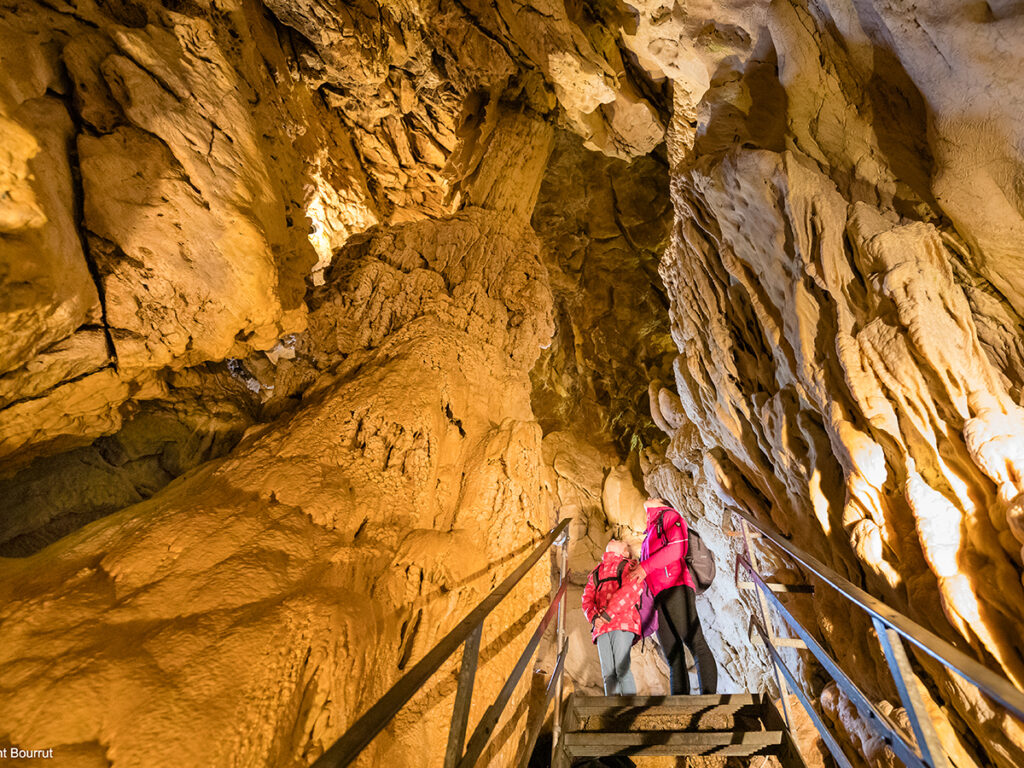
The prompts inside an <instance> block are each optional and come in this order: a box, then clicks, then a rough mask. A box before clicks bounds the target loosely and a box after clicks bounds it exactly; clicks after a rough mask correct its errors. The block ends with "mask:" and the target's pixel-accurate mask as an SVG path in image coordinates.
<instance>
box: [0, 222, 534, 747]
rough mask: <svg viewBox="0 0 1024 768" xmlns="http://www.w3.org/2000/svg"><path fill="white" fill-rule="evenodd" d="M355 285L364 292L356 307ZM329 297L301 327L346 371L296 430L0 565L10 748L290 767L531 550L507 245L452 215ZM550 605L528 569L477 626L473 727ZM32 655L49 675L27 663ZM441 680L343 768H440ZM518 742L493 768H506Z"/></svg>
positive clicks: (529, 257)
mask: <svg viewBox="0 0 1024 768" xmlns="http://www.w3.org/2000/svg"><path fill="white" fill-rule="evenodd" d="M403 243H406V244H408V246H407V247H403ZM412 245H415V250H413V248H412ZM367 281H375V282H376V283H377V284H378V285H379V286H382V287H383V289H382V290H377V291H375V292H374V298H375V302H376V305H374V306H370V305H368V304H367V302H366V301H365V300H363V299H362V297H361V296H360V295H359V289H360V287H362V286H365V285H366V283H367ZM327 285H328V286H329V287H330V289H332V292H333V295H334V297H335V299H336V301H334V302H333V303H331V304H329V305H328V304H325V305H324V307H322V308H321V312H320V314H319V315H318V316H316V317H315V322H316V327H318V328H320V329H325V328H327V327H330V328H331V329H332V330H333V332H334V334H335V337H336V338H338V339H339V341H338V342H337V346H336V347H335V349H337V350H340V351H342V352H343V353H347V355H346V357H345V359H344V360H343V361H342V362H341V363H340V364H339V366H338V367H337V368H336V369H335V370H334V371H333V373H332V375H331V376H330V377H325V378H324V379H322V380H321V381H320V382H318V385H317V386H316V387H314V388H313V389H312V390H311V391H310V392H309V393H308V394H307V397H306V405H305V407H304V408H303V409H302V410H301V412H299V413H297V414H295V415H294V416H292V417H290V418H284V419H281V420H279V421H277V422H275V423H274V424H270V425H266V426H262V427H259V428H256V429H255V430H253V431H251V432H250V433H249V434H248V435H247V436H246V437H245V438H244V439H243V440H242V442H241V444H240V445H239V446H238V447H237V448H236V449H235V450H234V452H233V453H232V454H231V456H230V457H229V458H225V459H220V460H216V461H214V462H211V463H207V464H205V465H203V466H202V467H199V468H198V469H196V470H194V471H192V472H190V473H188V474H186V476H185V477H183V478H181V479H179V480H178V481H177V482H174V483H172V484H171V485H169V486H168V487H167V488H165V489H164V490H163V491H162V492H160V493H158V494H157V495H155V496H153V497H152V498H151V499H149V500H148V501H145V502H143V503H142V504H140V505H136V506H130V507H128V508H126V509H125V510H123V511H121V512H119V513H117V514H114V515H110V516H107V517H104V518H103V519H102V520H100V521H98V522H97V523H95V524H93V525H92V526H89V527H86V528H84V529H82V530H80V531H79V532H77V533H74V534H71V535H70V536H68V537H65V538H64V539H62V540H61V541H60V542H59V543H57V544H54V545H52V546H51V547H49V548H48V549H45V550H43V551H42V552H41V553H39V554H38V555H36V556H34V557H29V558H24V559H20V560H5V561H0V562H2V564H3V568H4V570H5V577H4V579H3V582H4V584H5V585H6V586H5V594H4V596H3V604H4V608H3V616H4V618H3V621H2V626H3V630H2V632H3V634H4V639H3V641H2V642H0V646H2V647H3V649H4V651H3V656H4V657H3V659H2V661H0V670H2V675H3V678H4V682H3V685H4V687H5V688H6V687H10V688H11V689H15V688H21V689H23V690H22V693H23V695H20V696H18V697H17V698H9V699H6V700H5V703H4V705H3V708H4V713H3V716H2V720H3V722H4V724H5V725H4V727H5V729H6V738H8V739H9V740H10V741H11V742H12V743H15V744H19V745H26V744H42V743H46V744H52V745H53V746H54V748H55V750H56V751H57V752H58V753H60V754H61V755H62V764H64V765H73V766H79V765H81V766H86V765H95V764H96V763H97V761H103V760H110V761H113V762H114V763H115V764H116V763H123V764H126V765H156V764H162V763H166V762H175V763H176V764H179V765H196V766H199V765H238V766H248V765H257V764H282V765H284V764H296V763H304V762H306V761H308V760H309V759H310V758H312V757H315V756H316V755H317V754H319V752H321V751H322V750H323V749H324V748H325V747H326V746H328V745H329V744H330V743H331V741H332V740H333V738H336V737H337V736H338V735H340V733H341V732H342V731H343V730H344V728H345V727H346V725H347V724H348V723H350V722H351V721H352V720H353V719H354V718H355V716H356V715H357V714H359V713H360V712H361V711H362V710H363V709H365V708H366V707H368V706H369V705H370V704H372V703H373V701H374V700H375V699H376V698H377V697H378V696H380V695H381V694H382V693H383V692H384V691H385V690H386V689H387V687H388V686H389V685H390V684H391V683H392V682H394V680H396V679H397V677H398V676H399V675H400V674H401V672H402V670H403V669H405V668H406V667H407V665H408V664H409V663H410V661H411V660H413V659H415V658H417V657H418V656H420V655H422V653H423V652H425V651H426V650H427V649H429V648H430V647H431V645H432V644H433V643H434V642H436V641H437V640H438V639H439V638H440V637H441V636H442V635H443V633H444V632H446V631H447V630H448V629H449V628H450V627H451V626H452V625H453V624H454V623H455V622H456V621H458V620H459V619H461V618H462V615H463V611H464V609H465V608H466V607H467V606H469V605H472V604H473V602H475V601H476V600H478V599H480V598H482V596H483V595H484V594H486V592H487V590H488V589H490V588H491V587H493V586H495V585H496V583H497V582H498V581H499V580H500V578H502V577H503V576H504V575H505V573H506V572H507V571H508V570H510V568H511V565H510V564H509V560H510V559H511V558H515V557H516V556H517V555H519V556H521V555H522V554H523V552H524V551H525V550H526V549H527V548H528V547H529V543H530V541H531V539H533V538H534V537H536V536H537V535H538V534H541V533H543V532H544V531H545V530H546V529H547V528H548V527H549V526H550V524H551V522H552V517H551V508H550V505H549V503H548V502H547V501H546V499H547V497H546V495H545V493H544V491H543V484H542V477H541V470H542V465H541V462H540V457H541V455H542V454H541V445H540V442H541V431H540V428H539V426H538V425H537V423H536V422H535V421H534V420H533V418H532V413H531V410H530V404H529V379H528V376H527V372H528V370H529V368H530V367H531V366H532V364H533V362H534V361H535V359H536V356H537V353H538V351H539V348H540V343H541V341H542V340H543V339H545V338H547V337H550V335H551V331H552V328H551V298H550V292H549V289H548V286H547V282H546V272H545V270H544V268H543V266H542V264H541V263H540V260H539V242H538V240H537V238H536V236H535V235H534V234H533V232H532V230H530V229H529V227H528V224H527V223H526V221H525V220H524V219H522V218H510V217H508V216H507V215H504V214H503V213H499V212H494V211H488V210H485V209H480V208H468V209H465V210H464V211H463V212H462V213H460V214H458V215H457V216H455V217H453V218H451V219H448V220H442V221H438V222H421V223H414V224H408V225H404V226H403V227H397V228H394V229H392V230H388V231H386V232H379V233H377V234H375V235H374V236H372V237H370V238H368V239H367V240H365V241H364V242H362V243H360V244H358V245H354V246H351V247H350V248H348V249H345V250H344V251H342V252H341V253H339V254H338V255H337V258H336V260H335V264H334V266H333V267H332V269H331V272H330V275H329V279H328V282H327ZM447 286H452V287H451V288H448V287H447ZM499 511H500V514H499V513H498V512H499ZM454 553H458V555H457V556H455V557H453V556H452V555H453V554H454ZM40 559H42V560H43V561H45V562H46V563H48V564H49V565H48V567H45V568H40V567H39V564H40ZM549 585H550V576H549V573H548V571H547V569H545V568H537V569H534V571H532V573H531V576H530V577H528V578H527V580H526V581H524V582H523V584H522V585H521V586H520V587H519V588H518V589H517V591H516V592H515V593H514V594H513V596H511V597H510V598H509V599H508V600H507V601H506V602H504V603H503V604H502V606H501V607H500V608H499V609H498V610H497V611H496V613H495V614H494V616H493V617H492V619H491V620H490V621H489V622H488V625H487V629H486V631H485V633H484V638H483V644H482V648H481V661H482V665H481V669H480V671H479V672H478V677H477V691H478V695H477V697H476V699H475V705H474V706H475V708H474V718H475V719H478V718H479V716H480V715H481V714H482V711H483V708H484V706H485V705H486V703H487V702H488V700H489V699H490V697H492V696H493V695H494V694H495V693H496V692H497V690H498V688H499V687H500V685H501V684H502V683H503V682H504V677H505V675H507V674H508V672H509V671H510V670H511V666H512V664H513V663H514V661H515V659H516V657H517V656H518V653H519V652H520V650H521V649H522V647H523V646H524V644H525V642H526V640H527V638H528V637H529V629H530V628H532V626H533V620H534V619H536V618H537V617H538V612H539V611H540V610H541V609H542V608H544V607H545V605H546V603H547V598H548V590H549ZM30 617H31V618H30ZM54 622H55V623H54ZM47 638H49V639H47ZM51 643H52V644H53V645H52V646H51V648H52V651H53V652H54V653H56V654H58V655H59V656H60V658H61V659H63V660H64V661H63V662H54V661H42V660H41V656H40V653H39V652H40V649H41V648H42V647H45V646H47V645H49V644H51ZM86 659H88V661H86ZM455 671H456V669H455V667H454V666H451V665H450V668H448V669H446V670H445V673H444V674H442V675H440V676H439V677H438V678H436V679H435V681H434V682H432V684H431V686H430V687H429V688H428V689H426V690H425V691H424V692H423V694H422V696H420V697H418V698H417V699H416V700H415V701H414V702H413V703H412V704H410V706H409V707H408V708H407V709H406V710H404V711H403V713H402V715H401V716H400V717H399V718H398V719H397V720H396V722H395V723H394V725H393V726H391V728H390V729H389V731H388V734H387V735H386V736H383V737H381V738H380V739H379V740H378V741H377V742H375V744H374V745H373V746H372V747H371V748H370V749H369V750H368V751H367V752H366V753H365V754H364V756H363V758H362V759H361V764H364V765H380V764H383V763H385V762H389V761H390V762H398V763H400V764H402V765H435V764H437V762H438V757H437V755H436V754H434V753H433V751H432V750H428V749H423V745H424V744H431V745H436V744H438V743H441V744H443V741H438V737H437V734H438V733H443V732H444V728H445V726H446V724H447V722H448V720H449V718H450V706H451V701H452V697H453V694H454V674H455ZM30 680H31V681H34V682H32V683H31V684H29V683H28V681H30ZM172 680H173V681H174V682H171V681H172ZM528 680H529V679H528V678H527V686H526V687H527V688H528ZM167 685H171V686H172V687H173V688H174V689H175V691H176V692H177V693H175V694H173V695H157V694H158V692H159V691H161V690H164V688H165V686H167ZM524 694H525V690H523V691H521V692H520V694H519V695H518V696H517V697H516V699H514V700H513V703H512V707H511V711H512V712H513V713H515V712H518V710H517V706H518V702H519V701H520V700H521V699H522V696H523V695H524ZM197 713H202V720H201V722H197V720H196V718H197ZM520 716H522V715H521V714H520ZM129 720H130V721H132V722H135V723H145V724H147V727H144V728H126V727H125V723H126V722H127V721H129ZM521 731H522V729H515V728H512V729H505V730H504V732H505V733H506V734H507V740H506V741H505V742H501V741H500V740H499V741H497V742H495V743H494V744H493V745H492V747H491V748H490V752H489V755H490V759H491V760H492V761H494V762H496V763H499V764H505V763H510V762H511V761H512V759H513V757H514V756H515V755H516V752H517V750H519V749H521V744H520V741H521V738H522V733H521ZM156 733H160V734H163V736H161V737H159V738H158V741H159V742H160V743H159V744H156V743H154V735H155V734H156ZM175 734H177V737H176V738H171V737H172V736H174V735H175ZM442 751H443V750H442Z"/></svg>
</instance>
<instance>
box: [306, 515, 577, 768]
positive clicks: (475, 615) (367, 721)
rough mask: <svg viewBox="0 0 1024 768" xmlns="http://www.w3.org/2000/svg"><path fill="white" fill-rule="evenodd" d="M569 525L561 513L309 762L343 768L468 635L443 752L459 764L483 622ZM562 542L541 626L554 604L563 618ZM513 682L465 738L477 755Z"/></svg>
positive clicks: (319, 767) (519, 668)
mask: <svg viewBox="0 0 1024 768" xmlns="http://www.w3.org/2000/svg"><path fill="white" fill-rule="evenodd" d="M568 525H569V520H568V519H565V520H562V521H561V522H560V523H558V525H556V526H555V527H554V528H552V529H551V530H550V531H549V532H548V534H547V535H546V536H545V537H544V538H543V539H542V540H541V542H540V543H539V544H538V545H537V547H536V549H534V550H533V552H531V553H530V555H529V556H528V557H527V558H526V559H525V560H524V561H523V562H522V563H521V564H520V565H519V566H518V567H517V568H516V569H515V570H514V571H512V573H510V574H509V575H508V577H507V578H506V579H505V580H504V581H502V582H501V584H499V585H498V586H497V587H495V588H494V590H492V591H491V593H490V594H488V595H487V596H486V597H485V598H484V599H483V600H481V601H480V603H479V604H478V605H477V606H476V607H475V608H474V609H473V610H472V611H471V612H470V613H469V615H468V616H466V618H464V619H463V620H462V621H460V622H459V623H458V624H457V625H455V627H454V629H452V630H451V631H450V632H449V633H448V634H447V635H445V636H444V637H443V638H442V639H441V640H440V641H439V642H438V643H437V644H436V645H435V646H434V647H433V648H431V649H430V650H429V651H428V652H427V654H426V655H425V656H424V657H423V658H422V659H420V661H418V662H417V663H416V664H415V665H414V666H413V667H412V669H410V670H409V671H408V672H406V673H405V674H404V675H403V676H402V677H401V678H399V680H398V681H397V682H396V683H395V684H394V685H393V686H391V688H390V689H389V690H388V692H387V693H385V694H384V695H383V696H382V697H381V698H380V699H378V700H377V702H376V703H375V704H374V705H373V706H372V707H370V708H369V709H368V710H367V711H366V712H364V713H363V714H362V715H361V716H360V717H359V718H358V719H357V720H356V721H355V722H354V723H352V725H351V726H349V729H348V730H347V731H345V733H344V734H342V736H341V738H339V739H338V740H337V741H335V742H334V744H332V745H331V746H330V747H329V748H328V749H327V751H325V752H324V753H323V754H322V755H321V756H320V757H319V758H318V759H317V760H316V761H315V762H314V763H313V766H312V768H344V766H347V765H349V764H351V763H352V761H353V760H355V759H356V757H358V756H359V753H360V752H362V751H363V750H364V749H365V748H366V747H367V746H368V745H369V744H370V742H371V741H373V739H374V738H375V737H376V736H377V734H379V733H380V732H381V731H383V730H384V728H386V727H387V724H388V723H389V722H391V720H392V719H393V718H394V717H395V715H397V714H398V712H399V711H400V710H401V709H402V707H404V706H405V705H406V704H407V703H408V702H409V700H410V699H411V698H412V697H413V696H414V695H415V694H416V692H417V691H419V690H420V689H421V688H422V687H423V686H424V685H425V684H426V683H427V681H428V680H429V679H430V678H431V677H432V676H433V675H434V673H435V672H437V671H438V670H439V669H440V668H441V665H442V664H444V663H445V662H446V661H447V660H448V659H449V657H451V655H452V654H454V653H455V651H456V650H458V648H459V646H460V645H462V644H463V643H465V642H466V640H467V639H469V640H470V641H471V642H470V643H467V645H466V648H465V649H464V651H463V663H462V670H461V671H460V674H459V687H458V692H457V693H456V696H455V705H454V713H453V717H452V726H453V730H452V733H451V734H450V738H449V747H451V745H452V743H453V741H456V742H458V744H457V749H456V750H451V749H449V753H451V752H453V751H454V752H456V755H455V757H454V762H450V760H452V758H451V757H448V758H446V760H445V764H446V766H449V765H456V764H461V763H462V762H463V756H462V754H461V753H462V743H461V742H462V739H463V738H464V737H465V727H466V720H467V719H468V717H469V698H470V696H471V695H472V689H473V678H474V677H475V672H476V662H477V652H478V650H479V642H480V635H481V633H482V628H483V622H484V620H485V619H486V618H487V617H488V616H489V615H490V613H491V611H493V610H494V609H495V608H496V607H497V606H498V604H499V603H500V602H501V601H502V600H503V599H505V597H507V596H508V594H509V592H511V591H512V589H513V588H514V587H515V586H516V585H517V584H518V583H519V582H520V581H521V580H522V579H523V577H524V576H525V575H526V574H527V573H528V572H529V571H530V569H531V568H532V567H533V566H534V565H536V563H537V561H538V560H540V559H541V557H543V555H544V553H545V552H547V550H548V549H549V548H550V547H551V545H552V544H554V543H555V542H556V541H558V540H559V537H560V536H562V534H563V532H564V531H565V529H566V528H567V526H568ZM567 542H568V537H567V536H566V537H564V538H563V539H562V540H561V542H560V543H561V544H562V567H561V572H562V580H561V583H560V584H559V585H558V591H557V592H556V594H555V597H554V598H553V599H552V601H551V607H550V608H549V609H548V612H547V613H546V614H545V616H544V619H542V621H541V627H546V626H547V625H548V623H549V622H550V620H551V611H552V608H554V606H555V605H556V604H558V605H559V606H560V610H559V614H560V619H563V618H564V611H565V600H564V595H565V589H566V585H567V581H566V578H565V560H566V549H567V548H566V544H567ZM541 627H539V628H538V630H539V632H535V633H534V637H533V638H531V641H530V643H528V645H527V648H526V652H524V653H523V655H522V656H520V659H519V661H518V662H517V663H516V667H515V669H514V670H513V673H512V675H510V676H509V681H513V676H514V682H517V681H518V679H519V677H520V676H521V675H522V672H523V671H524V670H525V661H526V660H528V659H529V657H530V656H532V654H533V652H534V651H535V650H536V648H537V644H538V643H539V640H540V634H539V633H542V632H543V629H542V628H541ZM559 629H560V632H559V635H560V636H559V638H558V646H559V647H561V646H563V645H564V642H565V638H564V621H560V623H559ZM563 668H564V665H562V666H557V665H556V670H557V671H559V673H560V670H561V669H563ZM514 682H513V683H512V685H509V682H506V685H505V687H504V688H503V689H502V692H501V693H500V694H499V696H498V699H497V700H496V701H495V702H494V704H492V705H491V707H490V708H489V709H488V711H487V713H485V715H484V718H483V720H482V721H481V724H480V727H478V728H477V731H476V732H475V733H474V735H473V737H472V738H471V740H470V749H471V750H477V748H479V751H478V753H477V754H478V755H479V753H480V752H482V751H483V749H484V747H486V745H487V740H488V739H489V738H490V731H488V732H487V733H486V735H483V731H482V730H481V727H482V726H484V725H485V723H487V722H489V721H490V719H491V716H493V720H494V722H495V723H496V722H497V720H498V717H499V716H500V715H501V711H502V710H503V709H504V707H505V704H507V703H508V698H509V697H511V693H512V690H514V687H515V684H514ZM506 688H508V689H509V690H508V691H507V696H506V690H505V689H506ZM503 699H504V700H503ZM559 704H560V702H556V707H557V706H559ZM496 708H497V709H496ZM556 711H557V710H556ZM492 729H493V726H492ZM457 730H461V733H460V734H457V733H456V731H457ZM485 730H486V729H485ZM478 734H480V735H478ZM452 737H455V738H452ZM474 739H475V741H474Z"/></svg>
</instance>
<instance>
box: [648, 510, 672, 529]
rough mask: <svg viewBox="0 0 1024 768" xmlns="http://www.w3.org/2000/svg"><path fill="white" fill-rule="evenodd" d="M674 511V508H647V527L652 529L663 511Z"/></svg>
mask: <svg viewBox="0 0 1024 768" xmlns="http://www.w3.org/2000/svg"><path fill="white" fill-rule="evenodd" d="M669 509H672V507H648V508H647V527H648V528H650V527H651V526H652V525H654V522H655V521H656V520H657V519H658V515H660V514H661V513H662V512H663V511H665V510H669Z"/></svg>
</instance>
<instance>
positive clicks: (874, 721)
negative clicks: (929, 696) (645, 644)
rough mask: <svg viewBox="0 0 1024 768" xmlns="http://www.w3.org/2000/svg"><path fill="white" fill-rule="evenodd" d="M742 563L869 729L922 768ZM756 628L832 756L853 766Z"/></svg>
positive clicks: (907, 762) (890, 726)
mask: <svg viewBox="0 0 1024 768" xmlns="http://www.w3.org/2000/svg"><path fill="white" fill-rule="evenodd" d="M739 562H740V563H741V564H742V565H743V566H744V567H745V568H746V569H747V571H748V572H749V573H750V575H751V578H752V579H753V580H754V584H755V585H757V588H758V589H759V590H762V591H763V594H764V595H765V599H767V600H769V601H770V603H771V605H772V607H773V608H775V610H776V611H777V612H778V614H779V615H780V616H781V617H782V619H783V620H784V621H785V622H786V624H787V625H789V628H790V629H792V630H793V632H795V633H796V635H797V636H798V637H799V638H800V639H801V640H803V642H804V643H805V644H806V645H807V650H808V651H810V652H811V654H813V655H814V657H815V658H816V659H817V660H818V663H819V664H821V666H822V667H823V668H824V669H825V671H826V672H827V673H828V674H829V676H830V677H831V678H832V679H833V680H834V681H835V682H836V684H837V685H838V686H839V688H840V689H841V690H842V691H843V693H844V694H846V697H847V698H848V699H849V700H850V702H851V703H852V704H853V706H854V707H855V708H856V709H857V711H858V712H860V714H861V717H863V718H864V720H865V721H866V722H867V723H868V725H869V726H870V727H871V728H872V730H874V731H875V733H877V734H878V736H879V737H880V738H881V739H882V740H883V741H884V742H885V743H886V744H887V745H888V746H889V747H890V748H891V749H892V750H893V752H894V753H895V754H896V757H898V758H899V759H900V760H901V761H903V764H904V765H907V766H910V768H921V766H923V765H924V764H925V763H924V762H923V761H922V760H921V758H920V757H919V756H918V755H917V754H916V753H915V752H914V748H913V747H912V746H911V745H910V744H908V743H907V742H906V741H905V740H904V739H903V737H902V735H901V733H900V731H899V730H898V729H897V728H896V726H895V725H894V724H893V723H892V722H891V721H890V720H889V718H887V717H886V716H885V715H884V714H882V712H880V711H879V710H878V709H877V708H876V707H875V705H874V704H872V703H871V701H870V700H869V699H868V697H867V696H865V695H864V693H863V692H862V691H861V690H860V688H858V687H857V686H856V684H854V682H853V681H852V680H851V679H850V678H849V676H847V675H846V673H844V672H843V670H842V669H841V668H840V666H839V664H838V663H837V662H836V660H835V659H833V658H832V656H831V655H829V653H828V652H827V651H825V649H824V648H822V647H821V645H819V644H818V642H817V641H816V640H815V639H814V637H813V636H812V635H811V633H810V632H808V631H807V629H806V628H804V626H803V625H802V624H801V623H800V622H799V621H798V620H797V619H796V617H795V616H793V614H792V613H790V612H789V610H787V609H786V607H785V606H784V605H783V604H782V601H781V600H780V599H779V598H778V596H777V595H774V594H772V593H771V590H770V589H769V588H768V585H767V584H765V583H764V580H763V579H762V578H761V576H760V574H758V573H757V572H756V571H755V570H754V568H753V566H751V564H750V561H749V560H747V559H746V558H742V557H741V558H739ZM754 626H755V627H756V629H757V631H758V634H760V635H761V637H762V639H763V640H764V642H765V646H766V647H767V648H768V654H769V655H770V656H771V657H772V662H773V663H774V666H775V669H776V671H777V672H778V673H780V674H781V675H782V676H783V677H784V678H785V679H786V680H787V681H788V682H789V684H790V688H792V690H793V692H794V693H795V694H796V695H797V698H798V699H799V700H800V703H801V704H802V705H803V707H804V709H805V710H806V711H807V713H808V714H809V715H810V716H811V719H812V720H813V721H814V724H815V727H816V728H817V729H818V732H819V733H820V734H821V735H822V738H823V739H824V740H825V744H826V746H827V747H828V749H829V752H831V753H832V756H833V757H834V758H835V759H836V762H838V763H839V764H840V765H846V766H848V765H849V762H848V761H847V760H846V757H845V755H844V754H843V752H842V750H841V749H840V748H839V744H838V742H837V741H836V739H835V738H834V737H833V736H832V734H831V732H830V731H829V730H828V729H827V728H826V727H825V725H824V723H823V722H822V721H821V718H820V717H818V715H817V712H816V711H815V710H814V709H813V708H812V707H811V705H810V701H808V700H807V699H806V696H805V695H804V692H803V691H802V690H801V689H800V688H799V687H798V686H797V685H796V680H795V679H794V675H793V673H792V671H790V669H789V667H787V666H786V664H785V662H784V661H783V660H782V657H781V656H780V655H779V652H778V650H777V649H776V647H775V644H774V643H773V642H772V640H771V638H770V637H768V633H767V628H762V627H761V625H760V623H759V622H757V621H756V620H755V623H754Z"/></svg>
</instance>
